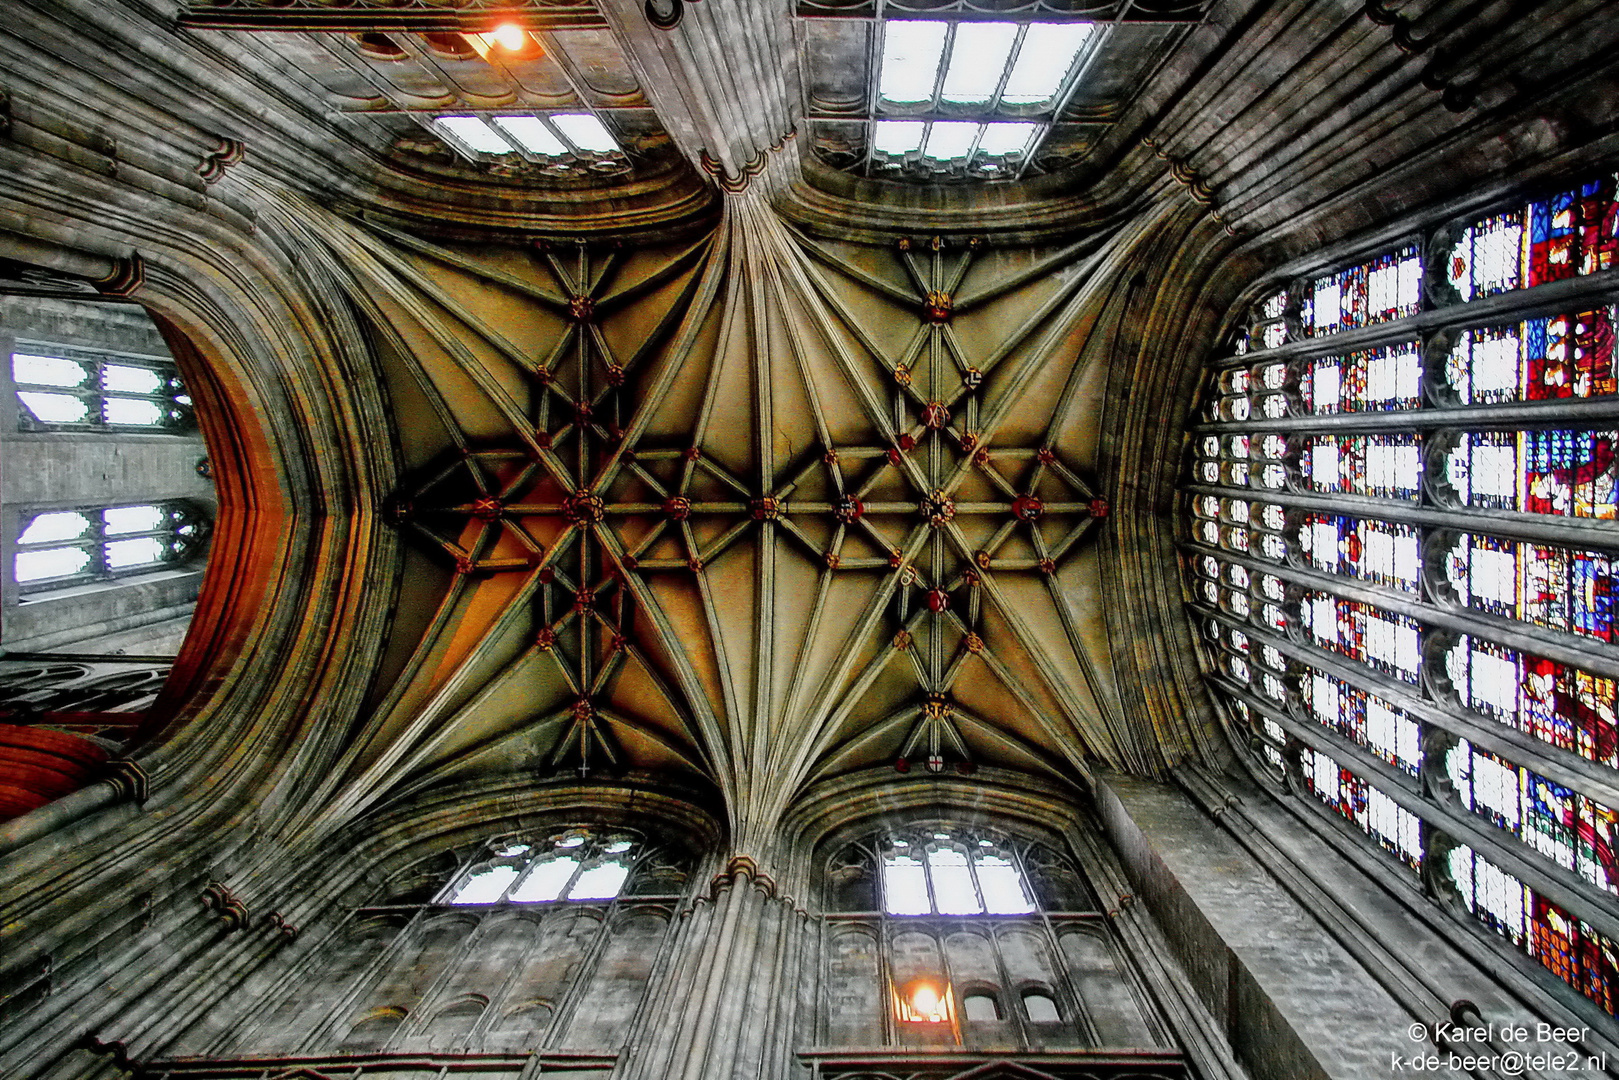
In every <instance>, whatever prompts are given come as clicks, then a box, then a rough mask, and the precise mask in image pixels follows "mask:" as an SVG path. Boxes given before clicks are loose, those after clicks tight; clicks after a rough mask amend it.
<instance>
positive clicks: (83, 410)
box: [17, 390, 90, 424]
mask: <svg viewBox="0 0 1619 1080" xmlns="http://www.w3.org/2000/svg"><path fill="white" fill-rule="evenodd" d="M17 396H18V397H19V398H21V399H22V403H23V404H24V405H26V406H28V411H29V412H31V413H33V414H34V419H36V420H39V421H42V422H44V423H47V424H71V423H74V422H76V421H79V420H83V419H84V418H85V417H86V416H87V415H89V413H90V406H88V405H86V404H85V403H84V402H83V400H81V399H79V398H76V397H72V396H70V395H68V394H40V393H36V392H34V391H32V390H19V391H17Z"/></svg>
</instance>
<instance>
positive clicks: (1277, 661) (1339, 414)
mask: <svg viewBox="0 0 1619 1080" xmlns="http://www.w3.org/2000/svg"><path fill="white" fill-rule="evenodd" d="M1616 186H1619V177H1616V176H1615V174H1613V173H1604V174H1602V175H1599V176H1594V177H1591V178H1589V179H1587V180H1584V181H1582V182H1580V183H1577V184H1571V185H1568V186H1565V187H1563V188H1562V189H1560V190H1555V191H1551V192H1547V193H1544V194H1541V195H1538V196H1537V197H1534V198H1530V199H1527V200H1521V201H1517V202H1513V203H1509V204H1507V205H1501V206H1495V207H1481V208H1480V211H1481V212H1479V213H1475V214H1473V215H1470V216H1469V217H1467V218H1465V219H1463V220H1461V221H1458V222H1453V223H1448V224H1440V225H1439V226H1438V227H1435V228H1433V229H1430V230H1428V231H1427V232H1426V233H1425V234H1424V235H1422V236H1413V237H1411V238H1410V240H1409V241H1408V242H1407V243H1403V244H1399V245H1396V246H1394V247H1393V248H1391V249H1389V250H1385V251H1382V252H1379V253H1376V254H1375V255H1374V256H1373V257H1372V258H1369V259H1362V260H1359V261H1356V262H1353V263H1351V264H1350V265H1349V266H1347V267H1342V268H1339V269H1332V270H1323V271H1320V272H1317V273H1311V274H1305V275H1303V276H1302V277H1299V278H1296V279H1294V280H1290V281H1283V282H1278V283H1276V284H1275V285H1274V286H1273V287H1272V288H1270V289H1268V290H1266V292H1265V293H1264V295H1262V296H1261V297H1260V299H1259V300H1258V301H1257V302H1256V303H1254V304H1253V305H1252V306H1251V307H1250V308H1249V310H1248V314H1247V317H1246V318H1244V319H1242V320H1241V325H1240V326H1239V327H1238V328H1237V330H1236V332H1235V333H1234V334H1233V336H1232V337H1231V338H1230V339H1229V342H1228V345H1227V346H1226V347H1225V348H1224V349H1222V350H1221V351H1220V352H1219V353H1218V354H1217V355H1216V356H1215V357H1214V358H1213V359H1212V360H1211V361H1210V363H1209V371H1208V379H1207V385H1206V389H1205V394H1204V398H1203V406H1202V413H1201V415H1200V417H1199V421H1200V422H1199V423H1197V424H1196V426H1195V428H1194V435H1193V445H1192V455H1191V462H1190V473H1191V475H1190V478H1189V482H1188V483H1187V484H1186V486H1185V495H1186V498H1187V506H1188V510H1189V514H1188V525H1189V535H1188V537H1187V539H1186V541H1185V543H1184V545H1183V554H1184V562H1185V567H1186V576H1187V586H1188V590H1189V594H1190V600H1189V606H1190V609H1191V611H1192V613H1193V618H1194V622H1195V623H1196V624H1197V625H1198V627H1199V628H1200V631H1201V636H1202V640H1203V642H1204V645H1205V657H1206V660H1207V665H1206V669H1205V670H1206V672H1207V678H1208V681H1209V683H1210V684H1211V685H1212V687H1213V688H1214V689H1215V691H1216V693H1217V696H1218V698H1219V699H1220V700H1221V701H1222V702H1223V705H1224V707H1225V709H1226V710H1227V712H1228V715H1229V718H1230V719H1231V720H1232V721H1233V722H1234V725H1235V727H1236V728H1237V729H1238V730H1239V731H1240V732H1241V734H1242V738H1241V739H1240V740H1239V741H1240V742H1241V743H1242V744H1244V745H1245V746H1246V747H1247V748H1248V749H1249V750H1250V751H1251V753H1252V755H1253V756H1252V757H1251V758H1250V761H1251V763H1252V764H1253V766H1254V768H1255V769H1256V771H1257V772H1258V773H1260V774H1261V775H1264V774H1266V773H1269V774H1272V775H1274V776H1276V777H1278V778H1281V779H1283V780H1285V781H1286V782H1287V783H1289V784H1290V785H1292V786H1294V787H1295V788H1296V789H1298V790H1301V791H1303V792H1305V793H1307V794H1308V795H1309V796H1310V797H1311V798H1312V799H1313V800H1314V801H1315V802H1316V803H1318V804H1320V805H1321V806H1323V807H1325V808H1326V809H1327V811H1328V813H1329V815H1330V816H1331V818H1333V819H1336V820H1337V821H1338V822H1341V823H1343V824H1346V825H1347V826H1348V827H1350V828H1352V829H1354V830H1355V831H1357V832H1359V833H1361V834H1362V835H1364V836H1365V837H1366V838H1367V841H1368V842H1369V843H1371V844H1372V845H1375V846H1376V847H1378V848H1380V849H1382V850H1383V851H1384V852H1385V853H1386V854H1387V856H1388V857H1389V858H1390V860H1391V865H1393V866H1395V867H1399V868H1403V869H1404V872H1406V873H1409V874H1410V875H1412V877H1413V879H1414V880H1417V881H1420V882H1421V883H1422V884H1423V886H1424V887H1425V888H1426V890H1427V891H1428V893H1429V894H1430V896H1431V897H1432V898H1433V900H1434V902H1436V903H1439V904H1441V905H1442V906H1445V907H1447V908H1449V909H1451V910H1452V911H1454V912H1455V913H1456V914H1457V915H1458V917H1460V918H1462V919H1463V920H1465V921H1467V922H1469V923H1471V924H1473V925H1474V926H1476V927H1479V928H1481V929H1482V930H1483V931H1484V932H1485V934H1486V935H1487V936H1488V937H1492V938H1493V939H1494V940H1495V941H1496V942H1498V943H1499V945H1500V946H1504V947H1505V948H1507V949H1509V950H1511V951H1515V952H1517V953H1519V954H1520V955H1522V956H1525V957H1528V958H1530V959H1532V960H1533V961H1535V962H1537V963H1538V964H1539V965H1540V966H1541V967H1542V968H1544V969H1545V971H1547V972H1549V973H1550V974H1551V975H1553V976H1555V977H1556V978H1557V979H1560V980H1562V982H1563V983H1566V984H1567V986H1568V987H1570V988H1572V989H1573V990H1574V991H1577V992H1578V993H1579V994H1581V995H1583V996H1584V997H1585V998H1587V999H1589V1001H1590V1002H1591V1003H1593V1004H1594V1006H1595V1007H1596V1008H1597V1009H1600V1010H1601V1011H1602V1012H1605V1013H1608V1014H1613V1013H1614V1012H1615V1011H1616V1006H1619V916H1616V914H1615V913H1616V912H1619V905H1616V904H1615V902H1614V898H1615V896H1619V863H1616V857H1615V847H1616V842H1619V818H1616V814H1615V810H1614V807H1619V758H1616V731H1619V728H1616V699H1619V694H1616V686H1619V682H1616V680H1619V659H1616V657H1615V654H1614V652H1613V649H1612V643H1613V641H1614V621H1613V593H1614V569H1615V560H1616V559H1619V533H1616V531H1615V529H1614V526H1613V524H1612V523H1613V521H1614V520H1615V518H1616V515H1619V499H1616V483H1615V478H1616V474H1619V463H1616V448H1619V430H1615V427H1614V422H1613V420H1612V415H1613V402H1614V400H1615V396H1616V393H1619V382H1616V378H1615V375H1616V372H1615V367H1614V361H1615V355H1614V344H1615V330H1616V328H1619V306H1616V303H1619V280H1616V277H1619V275H1616V271H1619V201H1616V198H1615V193H1616ZM1484 210H1488V211H1489V212H1488V213H1484V212H1482V211H1484ZM1424 253H1426V254H1424ZM1531 970H1532V969H1531ZM1548 990H1549V992H1551V993H1553V994H1554V995H1556V996H1559V997H1561V998H1562V999H1564V1000H1565V1001H1571V1002H1573V1003H1574V1004H1575V1005H1576V1007H1584V1006H1581V1005H1580V1003H1579V1002H1578V999H1577V998H1571V997H1570V995H1568V994H1567V993H1566V992H1564V991H1563V990H1562V988H1561V987H1560V986H1556V985H1555V984H1548Z"/></svg>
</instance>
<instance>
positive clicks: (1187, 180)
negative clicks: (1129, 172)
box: [1141, 137, 1237, 236]
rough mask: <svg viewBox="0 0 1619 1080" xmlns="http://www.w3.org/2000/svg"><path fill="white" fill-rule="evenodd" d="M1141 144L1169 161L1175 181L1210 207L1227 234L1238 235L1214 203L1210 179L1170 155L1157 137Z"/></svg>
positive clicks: (1216, 220) (1217, 222) (1146, 139)
mask: <svg viewBox="0 0 1619 1080" xmlns="http://www.w3.org/2000/svg"><path fill="white" fill-rule="evenodd" d="M1141 145H1142V146H1145V147H1146V148H1147V149H1148V150H1151V151H1152V152H1153V153H1154V154H1156V155H1157V156H1158V157H1159V158H1160V159H1162V160H1163V161H1165V162H1168V164H1169V174H1170V175H1171V176H1173V177H1174V178H1175V182H1176V183H1177V184H1179V185H1180V186H1181V187H1183V188H1185V189H1186V192H1187V194H1189V195H1191V196H1192V200H1193V201H1194V202H1199V203H1202V204H1203V205H1204V206H1207V207H1208V208H1209V216H1210V217H1212V218H1214V221H1215V224H1217V225H1219V226H1220V227H1221V228H1222V229H1224V230H1225V231H1226V235H1228V236H1236V235H1237V230H1236V229H1234V228H1232V226H1231V223H1230V222H1228V221H1226V219H1225V218H1224V217H1223V216H1222V215H1221V213H1220V208H1219V207H1217V206H1215V205H1214V189H1213V188H1212V187H1210V186H1209V183H1208V181H1207V180H1206V179H1204V178H1203V175H1202V174H1201V173H1199V172H1198V171H1197V170H1196V169H1194V168H1192V166H1191V164H1190V163H1188V162H1186V161H1182V160H1181V159H1179V158H1174V157H1170V156H1169V153H1168V152H1167V151H1165V150H1164V148H1163V147H1162V146H1160V145H1159V144H1158V141H1157V140H1156V139H1153V138H1150V137H1149V138H1145V139H1142V140H1141Z"/></svg>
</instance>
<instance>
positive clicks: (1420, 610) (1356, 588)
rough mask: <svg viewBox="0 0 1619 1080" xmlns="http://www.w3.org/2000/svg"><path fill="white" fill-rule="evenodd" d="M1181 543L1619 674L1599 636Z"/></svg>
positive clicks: (1193, 551)
mask: <svg viewBox="0 0 1619 1080" xmlns="http://www.w3.org/2000/svg"><path fill="white" fill-rule="evenodd" d="M1178 546H1179V547H1180V548H1181V549H1182V550H1183V551H1185V552H1186V553H1187V554H1189V555H1211V556H1213V557H1215V558H1217V559H1223V560H1225V561H1226V562H1228V563H1232V564H1234V565H1237V566H1242V567H1245V568H1247V569H1248V570H1251V571H1253V572H1255V573H1262V574H1270V575H1272V576H1274V577H1278V578H1281V579H1282V580H1283V581H1286V582H1288V583H1289V584H1293V585H1303V586H1307V587H1313V588H1317V589H1320V590H1322V591H1323V592H1328V593H1331V594H1332V595H1334V596H1338V597H1342V598H1343V599H1345V600H1359V601H1361V602H1363V603H1368V604H1374V605H1376V606H1377V607H1380V608H1383V609H1384V610H1387V611H1393V612H1397V613H1398V614H1401V615H1407V616H1410V617H1411V618H1413V619H1417V620H1419V621H1421V622H1424V623H1427V624H1429V625H1432V626H1435V627H1439V628H1441V629H1444V630H1450V631H1453V632H1455V633H1458V634H1467V635H1470V636H1472V637H1484V638H1487V639H1488V640H1491V641H1494V642H1497V643H1499V644H1502V645H1507V646H1510V647H1511V648H1514V649H1517V650H1519V651H1520V652H1528V653H1534V654H1535V655H1537V656H1543V657H1546V658H1547V659H1549V660H1557V661H1559V662H1561V663H1565V664H1571V665H1573V666H1575V667H1578V668H1581V669H1583V670H1586V671H1589V672H1591V673H1592V674H1595V675H1602V676H1604V677H1607V678H1619V657H1615V656H1614V655H1613V654H1612V651H1611V647H1610V648H1609V649H1602V648H1600V643H1598V642H1596V641H1595V640H1594V639H1593V640H1592V645H1593V646H1597V647H1593V648H1591V649H1583V648H1579V647H1578V646H1577V645H1573V644H1571V642H1578V641H1580V640H1581V639H1580V638H1578V637H1575V636H1573V635H1563V634H1559V633H1557V632H1555V631H1551V630H1546V629H1543V628H1542V627H1538V626H1535V625H1533V624H1532V623H1524V622H1520V621H1518V620H1516V619H1508V618H1505V617H1503V616H1500V615H1492V614H1490V613H1489V612H1485V611H1475V610H1473V609H1471V608H1465V609H1462V610H1463V611H1465V612H1466V614H1465V615H1464V614H1461V613H1458V612H1456V611H1450V610H1447V609H1445V608H1443V607H1440V606H1438V605H1437V604H1435V603H1433V602H1432V601H1426V600H1422V599H1420V598H1419V597H1417V596H1415V595H1414V594H1412V593H1407V592H1402V591H1400V590H1397V589H1391V588H1389V587H1388V586H1385V585H1376V584H1372V583H1370V582H1365V581H1362V580H1360V579H1358V578H1351V577H1345V576H1342V575H1338V574H1331V573H1327V572H1325V571H1321V570H1314V569H1309V570H1307V569H1303V568H1301V567H1296V566H1291V565H1289V564H1286V563H1273V562H1268V561H1266V560H1264V559H1256V558H1254V557H1253V556H1252V555H1243V554H1241V553H1240V552H1235V551H1226V550H1225V549H1224V548H1216V547H1210V546H1208V545H1206V544H1203V543H1200V542H1197V541H1191V542H1185V543H1182V544H1180V545H1178Z"/></svg>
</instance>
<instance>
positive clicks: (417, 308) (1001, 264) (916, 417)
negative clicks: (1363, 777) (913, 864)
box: [320, 196, 1161, 830]
mask: <svg viewBox="0 0 1619 1080" xmlns="http://www.w3.org/2000/svg"><path fill="white" fill-rule="evenodd" d="M322 225H323V227H322V229H321V230H320V236H321V243H322V245H323V247H324V248H325V251H324V253H323V255H324V257H325V258H326V259H328V260H329V262H330V264H331V268H332V270H333V272H334V273H335V274H336V275H337V276H338V278H339V279H340V280H341V281H342V282H343V283H344V287H345V289H346V290H347V291H348V292H349V295H350V298H351V299H352V300H353V302H354V303H355V304H356V306H357V307H358V308H359V309H360V310H361V311H362V312H363V313H364V314H365V316H366V317H367V318H368V320H369V322H370V324H371V327H372V332H373V333H374V335H375V343H376V344H377V346H378V351H379V354H380V356H381V358H382V363H381V369H382V372H383V374H384V377H385V378H386V381H387V385H388V390H389V396H390V398H391V400H392V402H393V405H394V409H395V417H394V419H395V421H396V422H397V425H398V432H399V439H400V447H401V451H402V456H403V459H404V465H405V475H404V477H403V479H402V480H401V482H400V484H399V487H398V489H397V491H396V492H395V493H394V494H393V495H392V497H391V499H390V500H389V502H388V505H387V507H386V512H387V514H388V515H389V517H390V519H391V520H392V521H393V522H394V523H395V526H396V527H397V528H398V529H399V530H400V531H401V532H402V533H403V534H404V536H405V537H406V540H407V545H408V548H409V551H410V554H409V555H408V557H407V564H406V571H405V580H404V586H403V593H402V595H401V598H400V601H399V605H398V614H397V616H396V625H395V629H394V631H393V637H392V640H391V642H390V645H389V651H390V654H391V659H390V661H389V662H388V668H389V673H390V675H391V677H390V678H388V679H385V680H384V681H383V682H382V683H381V684H380V685H379V687H378V689H377V691H376V693H375V694H374V696H373V699H372V701H371V703H370V707H369V709H368V711H367V713H366V715H364V716H363V717H362V718H360V721H359V724H358V728H357V730H356V732H355V738H354V740H353V742H352V743H351V745H350V748H349V751H348V754H347V760H346V761H345V763H344V765H343V767H342V768H341V769H339V770H336V771H334V772H333V774H332V775H331V777H330V779H329V781H328V787H329V796H330V798H332V799H334V800H336V801H337V802H339V803H342V804H346V808H347V809H348V810H350V811H357V810H360V809H363V808H364V807H366V806H369V805H372V804H375V803H377V802H378V801H380V800H387V799H391V798H396V797H398V796H399V795H401V794H402V793H404V792H406V791H410V790H418V789H420V788H422V787H423V786H426V785H431V784H434V783H438V782H441V781H444V780H446V779H450V778H456V777H465V776H468V775H476V774H479V773H485V772H489V771H491V770H493V771H499V772H507V771H533V772H536V773H538V774H539V775H541V776H549V775H553V774H557V773H563V772H566V773H570V774H571V773H574V772H577V773H578V774H580V775H598V776H599V775H622V774H624V773H626V772H631V771H641V772H646V773H664V774H668V773H670V772H673V773H674V774H676V775H681V776H684V777H686V779H687V780H688V782H692V783H698V784H702V785H708V786H712V787H713V788H715V789H718V792H719V793H720V794H721V795H722V797H723V801H724V803H725V805H726V806H727V807H728V808H729V809H730V811H731V814H732V816H733V823H735V824H736V825H738V826H739V827H741V828H743V829H744V830H745V828H746V825H747V823H748V822H761V823H762V822H769V821H773V820H775V819H776V817H777V816H778V815H779V814H780V813H781V812H782V811H783V810H784V808H785V807H786V805H787V804H788V803H789V802H790V801H791V800H792V798H793V797H794V795H795V794H796V793H798V792H799V791H801V790H802V789H803V788H804V787H806V786H807V785H810V784H812V783H813V782H815V781H816V780H818V779H822V778H826V777H830V776H836V775H841V774H844V773H847V772H850V771H852V770H856V769H862V768H868V767H872V766H880V767H883V768H892V769H899V770H901V771H909V770H911V769H915V770H918V771H924V772H925V771H929V770H932V771H943V770H947V769H948V770H952V771H960V772H966V773H969V774H970V773H972V772H973V771H975V770H976V768H977V767H978V766H979V765H981V764H982V765H998V766H1005V767H1010V768H1015V769H1021V770H1033V771H1036V772H1040V773H1045V774H1052V775H1055V776H1056V777H1058V778H1061V779H1063V780H1066V781H1069V782H1073V781H1075V780H1079V779H1081V778H1082V777H1084V776H1085V775H1086V774H1087V772H1088V770H1089V769H1090V768H1091V766H1092V765H1093V764H1094V763H1097V762H1101V763H1106V764H1108V765H1111V766H1114V767H1120V768H1127V769H1136V770H1141V769H1145V770H1151V769H1153V768H1154V767H1156V765H1157V763H1158V762H1159V761H1161V757H1160V756H1159V755H1160V753H1161V751H1160V749H1159V748H1158V747H1157V746H1156V745H1155V744H1153V742H1152V741H1151V739H1150V738H1147V737H1144V736H1143V734H1142V733H1141V732H1140V731H1139V730H1138V729H1137V728H1135V727H1133V726H1132V725H1131V724H1130V723H1129V722H1128V721H1127V720H1126V719H1125V717H1124V716H1123V714H1122V712H1121V709H1120V705H1119V699H1118V695H1117V691H1116V688H1115V686H1114V680H1115V677H1116V676H1115V672H1114V668H1113V665H1112V664H1111V662H1110V660H1109V654H1110V650H1109V645H1108V641H1107V635H1106V629H1105V625H1104V622H1103V612H1102V608H1103V605H1104V599H1103V588H1102V584H1101V580H1100V574H1099V570H1098V567H1097V563H1096V556H1095V539H1096V536H1097V534H1098V533H1099V532H1100V531H1101V530H1105V529H1107V528H1108V527H1109V523H1110V520H1109V514H1110V510H1111V507H1110V505H1109V503H1108V501H1107V499H1106V498H1105V497H1103V496H1101V495H1100V494H1099V491H1098V487H1097V482H1096V461H1097V453H1098V445H1097V442H1098V437H1099V430H1100V413H1101V407H1102V401H1101V398H1102V388H1103V385H1104V382H1105V377H1106V362H1105V361H1106V357H1107V355H1108V351H1109V349H1110V348H1111V347H1112V345H1113V342H1111V341H1110V340H1108V335H1107V333H1105V332H1100V331H1098V329H1097V323H1098V316H1099V315H1101V314H1102V313H1103V312H1104V311H1105V310H1106V309H1107V308H1108V306H1109V305H1110V304H1114V305H1116V304H1117V303H1118V297H1117V295H1115V294H1116V293H1117V291H1118V289H1117V284H1118V282H1117V275H1116V274H1115V273H1109V272H1104V269H1105V268H1110V267H1111V265H1112V261H1113V260H1115V259H1116V256H1117V254H1118V252H1119V251H1120V250H1122V249H1124V248H1126V247H1128V245H1129V244H1130V243H1131V242H1132V241H1133V240H1134V239H1135V237H1134V235H1133V234H1132V233H1130V232H1129V231H1124V232H1120V233H1118V234H1115V235H1111V236H1107V237H1100V238H1092V239H1088V240H1086V241H1084V242H1081V243H1078V244H1070V245H1066V246H1063V247H1051V248H1044V249H1028V248H1017V249H995V248H991V247H989V246H987V245H985V244H983V243H982V242H981V241H978V240H967V241H959V240H952V241H949V242H946V241H944V240H943V239H941V238H938V237H926V236H923V237H905V238H900V239H898V240H897V241H896V242H895V243H892V244H890V245H887V246H882V247H879V246H872V245H862V244H853V243H836V242H830V241H823V240H815V239H811V238H809V237H806V236H804V235H801V234H799V233H797V232H795V231H794V230H793V229H792V228H791V227H790V226H788V225H786V224H784V223H783V222H782V221H781V219H780V218H779V217H778V216H777V215H776V214H775V213H774V212H772V211H771V209H770V208H769V206H768V204H767V203H766V202H765V200H763V199H762V198H756V197H747V196H743V197H739V198H735V199H732V200H731V201H730V202H729V203H728V205H727V208H726V212H725V216H724V219H723V221H722V222H721V224H720V226H719V227H718V228H717V229H716V230H715V231H713V232H711V233H708V234H706V235H703V236H701V237H699V238H697V239H695V240H693V241H691V242H689V243H683V244H670V245H664V246H653V247H633V248H632V247H626V246H617V247H614V246H600V245H592V244H586V243H583V242H579V243H574V242H568V241H565V240H553V241H547V242H543V243H538V244H531V245H527V246H522V247H517V246H512V247H497V246H489V245H450V244H445V243H442V242H438V241H430V240H425V239H421V238H419V237H413V236H411V235H409V234H407V233H404V232H400V231H396V230H394V229H391V228H389V227H386V226H376V225H369V226H368V225H364V224H356V223H352V222H350V221H346V220H342V219H338V218H335V217H334V218H332V219H331V220H329V221H326V222H323V223H322ZM1138 228H1140V226H1138Z"/></svg>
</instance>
